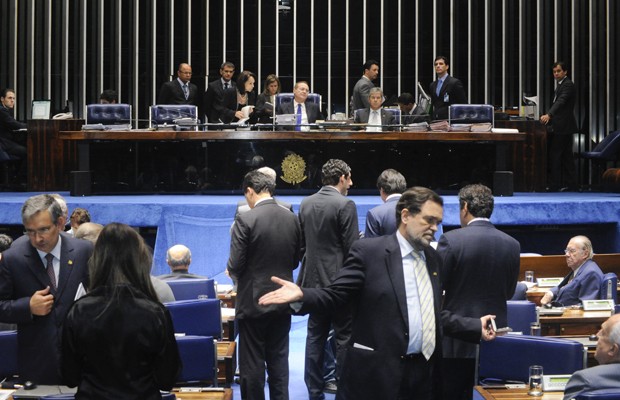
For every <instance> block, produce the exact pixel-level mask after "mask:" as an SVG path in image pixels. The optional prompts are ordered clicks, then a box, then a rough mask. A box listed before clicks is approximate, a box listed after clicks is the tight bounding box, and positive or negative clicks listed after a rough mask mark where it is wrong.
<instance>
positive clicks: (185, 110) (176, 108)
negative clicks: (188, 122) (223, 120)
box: [149, 104, 198, 128]
mask: <svg viewBox="0 0 620 400" xmlns="http://www.w3.org/2000/svg"><path fill="white" fill-rule="evenodd" d="M197 115H198V107H196V106H192V105H188V104H156V105H153V106H151V107H149V126H150V127H151V128H152V127H154V126H158V125H163V124H167V125H174V120H176V119H181V118H193V119H196V118H197Z"/></svg>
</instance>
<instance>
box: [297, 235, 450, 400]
mask: <svg viewBox="0 0 620 400" xmlns="http://www.w3.org/2000/svg"><path fill="white" fill-rule="evenodd" d="M424 255H425V257H426V268H427V270H428V274H429V277H430V280H431V284H432V287H433V296H434V297H433V300H434V305H435V321H436V344H437V346H436V347H435V352H434V354H433V356H432V357H431V359H430V360H429V361H430V362H429V365H430V366H431V368H437V367H436V365H437V362H438V361H439V359H440V357H441V324H440V316H439V308H440V305H441V282H440V276H439V274H440V265H441V259H440V258H439V256H438V255H437V253H436V252H435V250H433V249H432V248H430V247H429V248H427V249H425V250H424ZM347 302H353V304H354V308H356V309H357V312H356V314H354V316H353V322H352V333H351V340H350V342H349V345H348V347H347V352H346V356H345V360H344V365H343V366H342V374H341V376H340V381H339V382H338V392H337V394H336V399H347V400H349V399H362V400H363V399H396V398H397V394H398V388H399V386H400V383H401V380H402V376H403V372H404V368H403V364H402V363H403V360H402V359H401V357H402V356H404V355H405V354H406V353H407V347H408V341H409V338H408V332H409V321H408V319H409V317H408V313H407V297H406V291H405V281H404V275H403V264H402V255H401V252H400V247H399V245H398V239H397V238H396V234H393V235H389V236H381V237H378V238H371V239H364V240H360V241H357V242H355V243H354V244H353V245H352V246H351V252H350V254H349V256H348V257H347V260H346V262H345V264H344V266H343V268H342V269H341V270H340V272H339V273H338V274H337V275H336V277H335V278H334V281H333V282H332V284H331V285H329V286H328V287H326V288H323V289H303V306H302V308H301V310H300V311H301V312H302V313H305V312H321V311H326V310H332V309H334V308H338V307H341V306H342V305H343V304H346V303H347ZM360 345H361V346H365V347H366V348H367V349H364V348H360ZM433 376H434V378H437V379H439V378H440V377H439V376H438V374H437V373H434V374H433ZM437 379H434V380H433V381H434V382H433V384H434V386H435V388H437ZM436 393H438V392H436Z"/></svg>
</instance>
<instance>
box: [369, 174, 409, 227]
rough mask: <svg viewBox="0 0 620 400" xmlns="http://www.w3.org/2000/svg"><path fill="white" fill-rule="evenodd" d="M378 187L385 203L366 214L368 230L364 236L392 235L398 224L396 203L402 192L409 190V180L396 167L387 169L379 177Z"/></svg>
mask: <svg viewBox="0 0 620 400" xmlns="http://www.w3.org/2000/svg"><path fill="white" fill-rule="evenodd" d="M377 188H378V189H379V196H381V200H383V204H381V205H378V206H376V207H374V208H371V209H370V210H368V213H367V214H366V231H365V232H364V237H367V238H369V237H377V236H383V235H391V234H392V233H394V232H396V228H397V226H398V224H397V222H398V221H397V220H396V203H398V199H400V196H401V194H402V193H403V192H404V191H405V190H407V180H406V179H405V177H404V176H403V175H402V174H401V173H400V172H398V171H396V170H395V169H391V168H389V169H386V170H385V171H383V172H382V173H381V175H379V178H377Z"/></svg>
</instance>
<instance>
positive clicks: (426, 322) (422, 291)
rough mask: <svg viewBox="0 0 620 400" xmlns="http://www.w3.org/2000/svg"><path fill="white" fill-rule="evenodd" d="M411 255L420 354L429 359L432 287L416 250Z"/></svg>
mask: <svg viewBox="0 0 620 400" xmlns="http://www.w3.org/2000/svg"><path fill="white" fill-rule="evenodd" d="M411 255H412V256H413V268H414V271H415V280H416V284H417V285H418V297H419V299H420V314H421V315H422V354H423V355H424V357H425V358H426V359H427V360H429V359H430V358H431V356H432V355H433V352H434V351H435V306H434V301H433V287H432V285H431V280H430V278H429V276H428V271H427V270H426V263H425V262H424V261H423V260H422V258H421V257H420V255H419V254H417V253H416V251H413V252H412V253H411Z"/></svg>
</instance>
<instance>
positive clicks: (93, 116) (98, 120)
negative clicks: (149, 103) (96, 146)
mask: <svg viewBox="0 0 620 400" xmlns="http://www.w3.org/2000/svg"><path fill="white" fill-rule="evenodd" d="M86 124H87V125H91V124H103V125H118V124H125V125H130V124H131V106H130V105H129V104H89V105H87V106H86Z"/></svg>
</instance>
